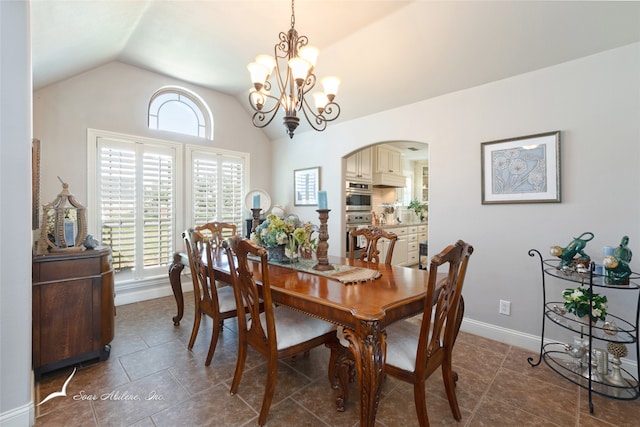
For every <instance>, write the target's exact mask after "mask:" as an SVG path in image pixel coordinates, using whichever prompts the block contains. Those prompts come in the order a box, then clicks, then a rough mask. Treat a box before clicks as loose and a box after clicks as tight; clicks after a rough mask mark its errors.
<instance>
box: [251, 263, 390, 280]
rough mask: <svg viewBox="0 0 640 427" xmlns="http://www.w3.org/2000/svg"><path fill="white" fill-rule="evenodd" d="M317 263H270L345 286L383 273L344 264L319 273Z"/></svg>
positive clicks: (375, 277)
mask: <svg viewBox="0 0 640 427" xmlns="http://www.w3.org/2000/svg"><path fill="white" fill-rule="evenodd" d="M251 258H253V257H251ZM254 259H256V258H254ZM317 263H318V261H316V260H312V259H306V258H299V259H298V260H297V261H294V262H288V261H286V262H280V261H269V264H273V265H277V266H280V267H285V268H290V269H292V270H298V271H304V272H305V273H311V274H317V275H319V276H325V277H329V278H331V279H334V280H337V281H339V282H342V283H345V284H350V283H363V282H368V281H370V280H375V279H377V278H379V277H380V276H382V273H380V272H379V271H378V270H373V269H371V268H364V267H353V266H350V265H342V264H331V265H332V266H333V268H334V269H333V270H328V271H318V270H314V269H313V267H314V266H315V265H316V264H317Z"/></svg>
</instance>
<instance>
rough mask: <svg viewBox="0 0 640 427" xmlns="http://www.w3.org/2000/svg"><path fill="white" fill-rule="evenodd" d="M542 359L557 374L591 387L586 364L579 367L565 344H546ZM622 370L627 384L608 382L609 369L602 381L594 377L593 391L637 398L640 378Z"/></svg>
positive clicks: (620, 397) (624, 398)
mask: <svg viewBox="0 0 640 427" xmlns="http://www.w3.org/2000/svg"><path fill="white" fill-rule="evenodd" d="M585 357H588V356H585ZM542 359H543V360H544V362H545V363H546V364H547V366H549V368H551V369H552V370H553V371H555V372H556V373H557V374H559V375H561V376H562V377H564V378H566V379H568V380H569V381H571V382H572V383H574V384H576V385H578V386H580V387H582V388H584V389H589V377H588V375H589V372H588V369H587V366H586V364H584V363H583V364H582V366H583V367H582V368H578V365H577V364H576V363H575V359H573V358H572V357H570V356H569V354H567V352H566V350H565V344H562V343H548V344H545V346H544V349H543V352H542ZM620 371H621V373H622V377H623V378H624V380H625V382H626V383H627V385H626V386H619V385H615V384H610V383H607V376H608V375H610V374H611V369H609V371H608V374H607V375H605V376H604V378H602V379H601V381H598V380H595V379H593V377H592V379H591V391H593V392H594V393H597V394H599V395H602V396H607V397H613V398H615V399H621V400H634V399H637V398H638V396H640V390H639V389H638V380H637V379H636V378H635V377H634V376H633V375H631V373H629V372H628V371H626V370H625V369H624V368H620ZM601 377H602V375H601Z"/></svg>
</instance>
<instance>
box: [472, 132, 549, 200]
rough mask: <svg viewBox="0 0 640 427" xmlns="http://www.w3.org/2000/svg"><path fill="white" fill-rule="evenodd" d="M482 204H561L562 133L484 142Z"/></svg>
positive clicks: (482, 151) (482, 150) (482, 146)
mask: <svg viewBox="0 0 640 427" xmlns="http://www.w3.org/2000/svg"><path fill="white" fill-rule="evenodd" d="M481 157H482V204H483V205H484V204H494V203H559V202H560V131H554V132H547V133H540V134H537V135H529V136H522V137H518V138H510V139H502V140H499V141H490V142H483V143H482V144H481Z"/></svg>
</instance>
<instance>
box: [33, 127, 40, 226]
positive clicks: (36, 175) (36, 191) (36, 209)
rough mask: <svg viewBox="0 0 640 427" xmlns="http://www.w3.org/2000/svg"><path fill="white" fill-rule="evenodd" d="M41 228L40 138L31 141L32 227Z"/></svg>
mask: <svg viewBox="0 0 640 427" xmlns="http://www.w3.org/2000/svg"><path fill="white" fill-rule="evenodd" d="M38 228H40V140H39V139H34V140H33V141H31V229H32V230H37V229H38Z"/></svg>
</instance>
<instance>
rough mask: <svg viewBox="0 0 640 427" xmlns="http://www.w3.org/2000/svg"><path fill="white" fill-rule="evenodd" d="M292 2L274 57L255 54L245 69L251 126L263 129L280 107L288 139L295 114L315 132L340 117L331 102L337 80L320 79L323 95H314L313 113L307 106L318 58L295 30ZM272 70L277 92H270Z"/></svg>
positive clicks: (294, 126) (316, 51)
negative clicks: (288, 21)
mask: <svg viewBox="0 0 640 427" xmlns="http://www.w3.org/2000/svg"><path fill="white" fill-rule="evenodd" d="M295 21H296V18H295V12H294V1H293V0H292V1H291V28H290V29H289V31H287V32H286V33H285V32H281V33H280V36H279V39H280V41H279V42H278V43H277V44H276V45H275V48H274V53H275V55H274V56H270V55H258V56H257V57H256V60H255V62H252V63H250V64H249V65H248V66H247V68H248V69H249V72H250V73H251V81H252V82H253V89H251V92H250V93H249V104H250V105H251V107H252V108H253V110H254V111H255V113H254V114H253V118H252V122H253V125H254V126H256V127H259V128H263V127H266V126H267V125H268V124H269V123H271V122H272V121H273V119H274V117H275V116H276V113H277V112H278V110H279V109H280V107H282V108H283V110H284V125H285V127H286V128H287V133H288V134H289V137H290V138H293V133H294V131H295V130H296V128H297V127H298V125H299V124H300V118H299V117H298V112H300V111H301V112H302V113H303V114H304V116H305V118H306V119H307V122H309V124H310V125H311V127H313V128H314V129H315V130H317V131H323V130H325V129H326V127H327V122H330V121H333V120H335V119H337V118H338V116H339V115H340V106H339V105H338V104H336V103H335V102H334V99H335V96H336V94H337V92H338V86H339V85H340V80H339V79H338V78H337V77H325V78H324V79H322V85H323V87H324V92H317V93H314V94H313V95H314V99H315V106H316V110H317V113H316V112H315V111H314V110H313V109H312V107H310V106H309V104H308V102H307V98H306V97H305V96H306V95H307V93H308V92H309V91H310V90H311V89H313V88H314V87H315V85H316V75H315V74H314V73H313V70H314V67H315V65H316V59H317V58H318V53H319V52H318V49H316V48H315V47H313V46H310V45H309V44H308V43H309V40H308V39H307V36H299V35H298V32H297V31H296V29H295V28H294V27H295ZM274 68H275V71H276V72H275V80H276V82H277V84H278V91H279V93H278V94H276V96H274V95H272V94H271V93H270V91H271V82H270V81H269V79H270V78H271V76H272V75H274V74H273V70H274Z"/></svg>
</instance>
